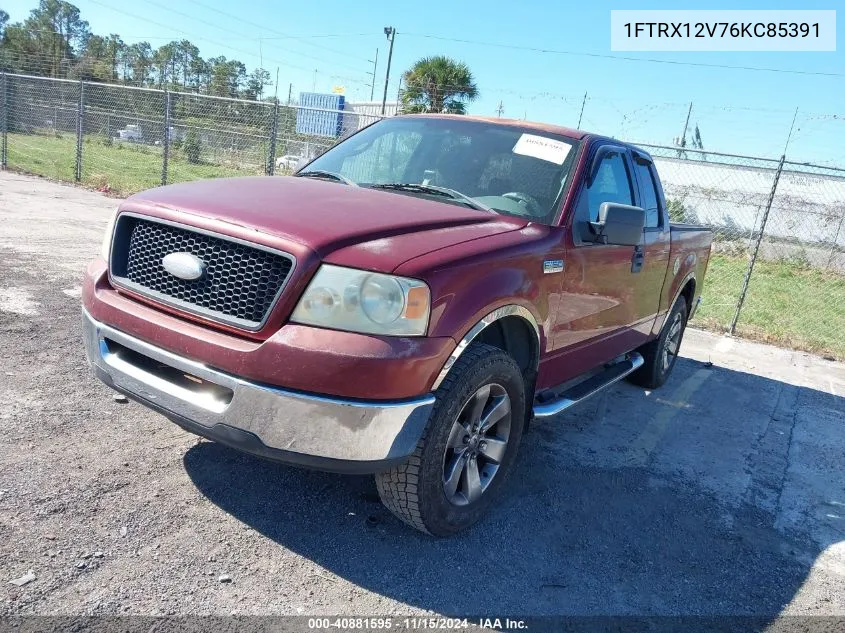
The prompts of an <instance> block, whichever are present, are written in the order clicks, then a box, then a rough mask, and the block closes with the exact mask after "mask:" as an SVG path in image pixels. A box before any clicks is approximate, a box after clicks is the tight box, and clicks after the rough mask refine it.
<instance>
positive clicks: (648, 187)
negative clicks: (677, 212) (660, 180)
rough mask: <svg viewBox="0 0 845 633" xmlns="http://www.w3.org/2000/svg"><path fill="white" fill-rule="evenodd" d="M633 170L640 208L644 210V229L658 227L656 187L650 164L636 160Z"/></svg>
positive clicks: (658, 206) (658, 211) (658, 207)
mask: <svg viewBox="0 0 845 633" xmlns="http://www.w3.org/2000/svg"><path fill="white" fill-rule="evenodd" d="M634 170H635V171H636V174H637V182H638V183H639V185H640V194H641V196H642V207H643V209H645V225H646V228H650V227H658V226H660V204H659V203H658V201H657V200H658V198H657V186H656V185H655V184H654V173H653V171H652V167H651V163H650V162H649V161H647V160H643V159H639V158H638V159H636V160H635V161H634Z"/></svg>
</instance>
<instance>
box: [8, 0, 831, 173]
mask: <svg viewBox="0 0 845 633" xmlns="http://www.w3.org/2000/svg"><path fill="white" fill-rule="evenodd" d="M837 2H838V0H837ZM837 2H831V1H828V2H815V1H813V0H801V1H800V2H799V1H795V2H792V3H789V2H785V1H783V0H767V1H765V2H759V1H755V0H748V1H746V2H744V3H743V4H742V6H741V8H743V9H798V8H801V9H831V8H836V4H837ZM35 4H36V0H3V7H4V9H5V10H6V11H8V12H9V13H10V15H11V18H12V21H18V20H21V19H23V18H24V17H26V15H28V13H29V11H30V9H31V8H32V7H33V6H35ZM74 4H76V5H77V6H78V7H79V8H80V9H81V11H82V15H83V17H84V18H85V19H87V20H88V21H89V22H90V23H91V27H92V29H93V30H94V31H95V32H97V33H100V34H107V33H110V32H117V33H119V34H120V35H121V36H122V37H123V38H124V40H125V41H127V42H134V41H138V40H142V39H146V40H148V41H150V43H151V44H152V45H153V46H154V47H156V46H159V45H161V44H164V43H166V42H167V41H169V40H171V39H181V38H183V37H186V38H188V39H190V40H192V41H193V42H194V43H195V44H197V46H199V47H200V51H201V54H202V55H203V56H204V57H212V56H216V55H226V56H227V57H230V58H231V57H235V58H237V59H240V60H241V61H243V62H244V63H245V64H247V66H248V67H249V68H250V69H251V68H252V67H255V66H258V65H259V63H260V61H261V57H260V54H261V55H262V56H263V65H264V67H265V68H267V69H268V70H270V71H271V74H272V75H273V76H274V77H275V73H276V68H277V67H278V68H279V84H280V86H279V94H280V96H281V97H283V98H286V96H287V89H288V85H289V84H293V91H294V94H296V93H298V92H299V91H310V90H311V89H312V88H316V89H317V90H318V91H329V90H331V89H332V88H333V87H334V86H344V88H345V89H346V94H347V98H349V99H352V100H361V99H369V95H370V88H369V86H368V85H367V84H368V83H369V82H370V77H369V75H368V74H367V73H368V72H370V71H372V64H371V63H370V62H369V61H368V60H372V59H373V56H374V55H375V49H376V48H378V49H379V67H378V71H377V81H376V90H375V93H376V98H377V99H379V98H380V95H381V91H382V89H383V81H384V70H385V65H386V64H385V62H386V59H387V42H386V39H385V36H384V33H383V27H385V26H387V25H392V26H394V27H396V29H397V31H398V34H397V36H396V44H395V47H394V55H393V65H392V70H391V81H390V87H389V92H388V94H389V95H390V96H389V98H393V99H395V95H396V91H397V88H398V85H397V82H398V79H399V76H400V74H401V72H402V71H404V70H405V69H407V68H408V67H409V66H410V65H411V64H412V63H413V62H414V61H415V60H416V59H418V58H420V57H422V56H425V55H433V54H445V55H449V56H452V57H455V58H457V59H460V60H462V61H465V62H466V63H467V64H468V65H469V66H470V68H471V69H472V71H473V73H474V74H475V77H476V81H477V84H478V87H479V90H480V92H481V97H480V99H479V100H478V101H476V102H475V103H473V104H472V106H471V108H470V112H471V113H473V114H484V115H495V113H496V109H497V108H498V106H499V104H500V103H501V104H502V107H503V108H504V116H506V117H512V118H523V117H525V118H528V119H532V120H540V121H547V122H551V123H559V124H563V125H570V126H573V127H574V126H575V124H576V123H577V121H578V114H579V110H580V108H581V102H582V99H583V96H584V93H585V92H586V93H588V99H587V103H586V107H585V111H584V118H583V121H582V125H581V127H582V128H584V129H589V130H592V131H597V132H602V133H605V134H610V135H613V136H617V137H620V138H624V139H626V140H633V141H641V142H652V143H662V144H669V143H671V141H672V138H673V137H675V136H678V135H680V133H681V131H682V128H683V124H684V119H685V117H686V112H687V108H688V106H689V103H690V102H693V111H692V117H691V127H692V126H693V125H695V124H696V123H697V124H698V125H699V128H700V130H701V136H702V138H703V140H704V144H705V148H707V149H710V150H714V151H724V152H731V153H742V154H754V155H763V156H772V157H777V156H779V155H780V153H781V152H782V151H783V148H784V144H785V142H786V139H787V135H788V133H789V128H790V124H791V123H792V119H793V114H794V112H795V108H796V107H797V108H798V116H797V119H796V125H795V130H794V132H793V134H792V138H791V141H790V145H789V150H788V157H789V158H791V159H794V160H801V161H813V162H819V163H824V164H836V165H840V166H843V167H845V53H843V52H842V46H843V44H842V42H843V38H842V33H843V28H842V26H841V23H842V16H841V15H840V16H839V17H840V21H839V24H840V25H839V26H838V28H837V39H838V40H839V42H840V47H839V51H837V52H827V53H763V52H758V53H716V52H714V53H671V54H670V53H612V52H611V51H610V35H609V24H610V10H611V9H612V8H630V7H621V6H619V4H618V3H610V2H607V1H605V0H593V1H592V2H589V3H578V7H577V8H573V6H572V5H571V4H570V3H564V2H557V1H554V0H521V1H520V2H513V1H510V2H503V1H502V0H487V1H476V0H464V1H460V2H454V1H451V2H450V1H448V0H429V1H428V2H426V3H423V4H420V3H413V4H412V3H407V2H397V1H396V0H391V1H386V0H373V1H370V2H367V3H353V2H349V1H348V0H345V1H343V2H341V1H339V0H322V1H321V2H313V3H307V2H284V3H282V2H277V1H276V2H274V1H271V0H241V1H240V2H238V3H233V2H231V1H224V0H180V2H173V1H172V0H171V1H170V2H167V1H166V0H136V1H135V2H132V3H128V2H125V0H75V2H74ZM636 7H637V8H641V9H661V8H666V9H669V8H677V4H676V3H674V2H647V1H643V2H640V3H637V5H636ZM696 8H698V9H720V8H724V9H730V8H738V7H737V6H736V4H735V3H734V2H714V1H711V2H700V3H699V4H698V5H697V6H696ZM840 13H842V12H840ZM426 36H427V37H426ZM436 38H447V39H436ZM452 39H463V40H472V41H474V42H493V43H499V44H507V45H509V46H516V47H520V46H523V47H533V48H543V49H554V50H564V51H573V52H582V53H595V54H600V55H608V56H611V57H617V59H607V58H601V57H587V56H580V55H570V54H552V53H540V52H536V51H530V50H519V49H516V48H501V47H491V46H485V45H481V44H478V43H461V42H455V41H450V40H452ZM259 42H260V46H259ZM618 57H629V58H638V59H645V58H648V59H657V60H664V61H675V62H691V63H696V64H698V63H701V64H721V65H731V66H753V67H765V68H777V69H782V70H793V71H812V72H817V73H837V74H838V75H839V76H821V75H799V74H788V73H776V72H765V71H748V70H731V69H725V68H708V67H700V66H686V65H675V64H667V63H653V62H645V61H627V60H621V59H618ZM315 70H316V73H315Z"/></svg>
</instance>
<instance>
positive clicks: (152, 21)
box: [89, 0, 369, 86]
mask: <svg viewBox="0 0 845 633" xmlns="http://www.w3.org/2000/svg"><path fill="white" fill-rule="evenodd" d="M89 1H90V2H92V3H94V4H96V5H99V6H101V7H105V8H106V9H109V10H111V11H114V12H116V13H121V14H123V15H127V16H129V17H131V18H135V19H137V20H141V21H143V22H149V23H150V24H154V25H155V26H159V27H161V28H165V29H169V30H171V31H174V32H176V33H181V34H182V35H186V36H188V37H190V38H191V39H193V40H199V41H202V42H210V43H212V44H216V45H217V46H220V47H221V48H225V49H227V50H230V51H234V52H236V53H240V54H242V55H249V56H250V57H254V56H255V53H254V52H251V51H247V50H244V49H242V48H235V47H233V46H229V45H226V44H221V43H220V42H219V40H212V39H209V38H206V37H201V36H199V35H195V34H192V33H188V32H187V31H183V30H181V29H177V28H174V27H173V26H170V25H167V24H162V23H161V22H156V21H155V20H151V19H149V18H145V17H143V16H140V15H137V14H135V13H130V12H129V11H125V10H123V9H118V8H117V7H113V6H111V5H108V4H105V3H104V2H101V1H100V0H89ZM268 61H270V62H273V63H275V64H278V65H279V66H285V67H287V68H295V69H297V70H304V71H307V72H309V73H312V72H314V69H313V68H308V67H306V66H297V65H296V64H291V63H288V62H283V61H280V60H277V59H269V58H268ZM321 61H325V60H321ZM326 63H331V62H326ZM321 74H324V75H326V76H328V77H329V78H331V79H342V80H345V81H350V82H352V83H360V84H361V85H365V86H368V85H369V84H368V83H367V82H365V81H362V80H359V79H354V78H352V77H346V76H343V75H334V74H332V75H330V74H328V73H325V72H322V73H321Z"/></svg>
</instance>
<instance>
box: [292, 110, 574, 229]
mask: <svg viewBox="0 0 845 633" xmlns="http://www.w3.org/2000/svg"><path fill="white" fill-rule="evenodd" d="M576 145H577V141H574V140H572V139H569V138H566V137H563V136H559V135H555V134H549V133H546V132H540V131H534V130H529V129H525V128H520V127H515V126H509V125H500V124H495V123H486V122H479V121H471V120H461V119H447V118H437V117H431V118H428V117H397V118H391V119H384V120H382V121H379V122H377V123H374V124H373V125H371V126H369V127H367V128H365V129H364V130H362V131H360V132H359V133H358V134H355V135H354V136H352V137H350V138H349V139H347V140H345V141H343V142H342V143H339V144H338V145H335V146H334V147H333V148H331V149H330V150H328V151H327V152H326V153H325V154H323V155H322V156H320V157H319V158H317V159H316V160H314V161H313V162H312V163H311V164H309V165H308V166H307V167H305V168H304V169H302V170H301V171H300V172H299V173H298V174H297V175H298V176H307V175H308V174H309V173H312V175H313V176H315V177H331V179H332V180H336V181H339V182H347V181H351V182H352V183H353V184H357V185H359V186H361V187H374V188H377V189H383V190H387V191H393V192H396V193H401V194H405V195H414V196H420V197H426V198H429V199H432V200H437V201H438V202H444V203H448V204H461V205H466V206H469V207H472V208H476V209H480V210H486V211H490V210H492V211H494V212H496V213H501V214H505V215H513V216H519V217H523V218H529V219H531V220H532V221H536V222H546V223H549V222H551V221H552V219H553V218H554V215H555V211H556V208H557V205H558V204H559V200H560V198H561V195H562V193H563V191H564V188H565V187H566V185H567V177H568V175H569V173H570V170H571V167H572V164H573V162H574V158H575V154H576V152H575V151H573V150H574V149H575V148H576ZM347 184H349V183H348V182H347Z"/></svg>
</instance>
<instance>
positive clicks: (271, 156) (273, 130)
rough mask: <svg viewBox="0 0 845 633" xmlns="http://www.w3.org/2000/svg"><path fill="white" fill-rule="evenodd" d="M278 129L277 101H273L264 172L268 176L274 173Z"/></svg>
mask: <svg viewBox="0 0 845 633" xmlns="http://www.w3.org/2000/svg"><path fill="white" fill-rule="evenodd" d="M278 127H279V100H278V99H275V104H274V105H273V121H272V122H271V123H270V151H269V152H268V153H267V169H265V170H264V171H265V172H266V173H267V175H268V176H272V175H273V174H274V173H275V172H276V138H277V136H278Z"/></svg>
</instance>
